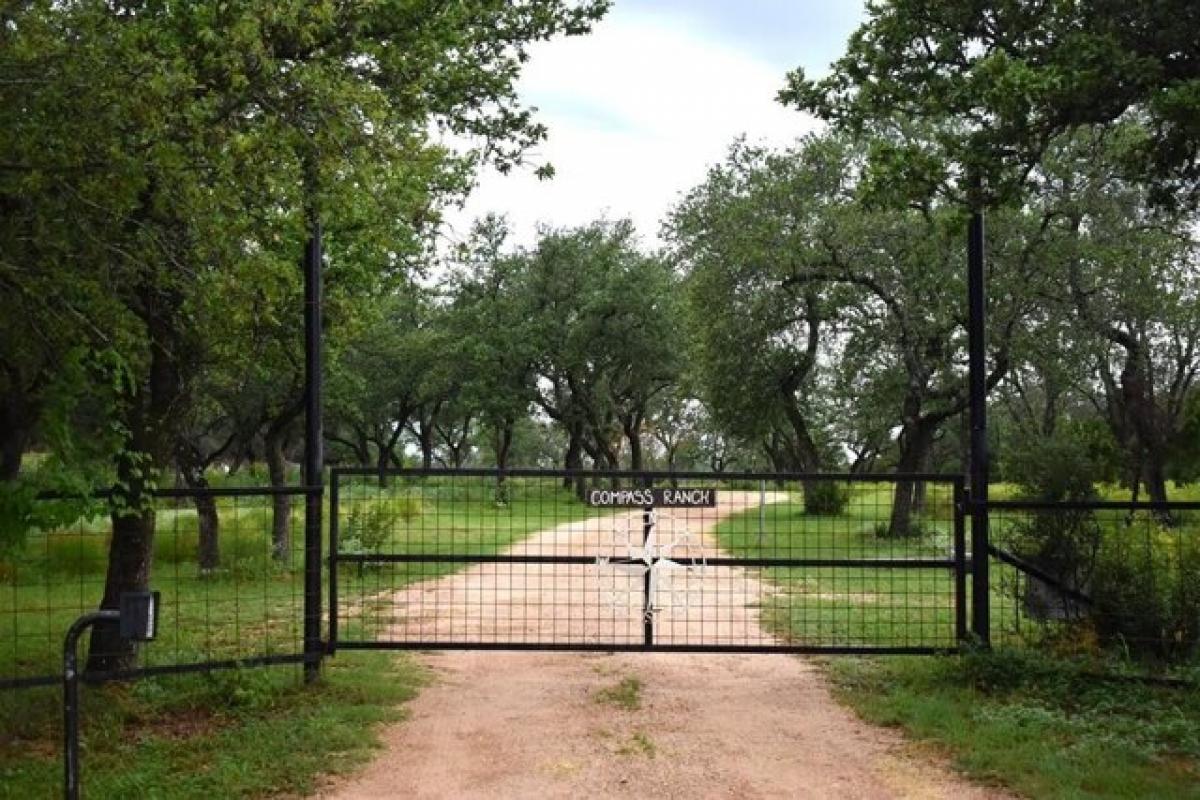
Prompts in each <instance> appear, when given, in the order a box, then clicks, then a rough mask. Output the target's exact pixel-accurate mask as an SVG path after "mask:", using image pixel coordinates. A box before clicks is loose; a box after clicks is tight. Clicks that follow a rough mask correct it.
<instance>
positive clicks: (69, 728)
mask: <svg viewBox="0 0 1200 800" xmlns="http://www.w3.org/2000/svg"><path fill="white" fill-rule="evenodd" d="M120 619H121V612H119V611H117V610H116V609H104V610H102V611H93V612H91V613H90V614H84V615H83V616H82V617H80V618H79V619H77V620H75V621H74V622H73V623H71V627H70V628H68V629H67V636H66V639H65V640H64V641H63V769H64V772H65V774H64V776H63V777H64V781H63V786H64V791H63V794H64V796H65V797H66V798H67V800H78V798H79V656H78V654H77V653H76V650H77V649H78V647H79V637H80V636H82V635H83V632H84V631H85V630H87V629H88V628H89V627H91V626H92V625H94V624H95V623H97V622H112V623H114V624H116V623H117V622H119V621H120Z"/></svg>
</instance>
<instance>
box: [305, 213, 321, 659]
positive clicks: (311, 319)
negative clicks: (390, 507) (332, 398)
mask: <svg viewBox="0 0 1200 800" xmlns="http://www.w3.org/2000/svg"><path fill="white" fill-rule="evenodd" d="M322 249H323V247H322V241H321V223H320V222H316V223H314V224H313V229H312V237H311V238H310V239H309V240H308V247H307V248H306V249H305V252H304V387H305V388H304V483H305V485H306V486H307V487H309V489H308V493H307V494H306V495H305V503H304V680H305V682H306V683H311V682H312V681H314V680H316V678H317V676H318V675H319V674H320V670H321V657H322V655H323V654H324V646H323V645H322V643H321V501H322V496H323V494H324V480H325V477H324V460H325V459H324V454H323V453H322V439H323V437H324V431H323V430H322V424H321V422H322V420H321V371H322V370H321V345H322V342H321V306H322V302H321V260H322Z"/></svg>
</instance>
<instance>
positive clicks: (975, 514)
mask: <svg viewBox="0 0 1200 800" xmlns="http://www.w3.org/2000/svg"><path fill="white" fill-rule="evenodd" d="M973 188H974V189H975V192H974V193H975V194H976V199H975V203H974V204H973V207H974V209H975V210H974V211H973V212H972V213H971V221H970V223H969V225H968V228H967V350H968V354H967V355H968V367H969V370H970V378H969V386H968V388H969V391H970V414H971V494H970V508H971V630H972V631H973V632H974V634H975V637H976V638H977V639H978V641H979V642H980V644H982V645H983V646H985V647H987V646H990V645H991V637H992V634H991V616H990V615H991V603H990V597H989V595H988V512H987V501H988V475H989V465H988V441H987V363H986V352H987V351H986V345H987V286H986V276H985V270H984V226H983V212H982V211H981V210H979V209H980V202H981V200H980V198H979V197H978V194H979V191H978V189H979V183H978V181H976V182H975V185H974V187H973Z"/></svg>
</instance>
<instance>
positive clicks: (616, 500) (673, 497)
mask: <svg viewBox="0 0 1200 800" xmlns="http://www.w3.org/2000/svg"><path fill="white" fill-rule="evenodd" d="M587 504H588V505H589V506H612V507H624V506H630V507H632V506H638V507H642V508H650V507H654V508H714V507H716V505H717V490H716V489H668V488H663V489H591V490H589V491H588V493H587Z"/></svg>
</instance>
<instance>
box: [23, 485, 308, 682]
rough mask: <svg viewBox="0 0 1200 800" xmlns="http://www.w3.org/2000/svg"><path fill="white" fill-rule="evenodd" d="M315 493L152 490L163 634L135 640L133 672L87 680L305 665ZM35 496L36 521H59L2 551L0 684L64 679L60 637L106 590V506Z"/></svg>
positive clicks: (155, 583)
mask: <svg viewBox="0 0 1200 800" xmlns="http://www.w3.org/2000/svg"><path fill="white" fill-rule="evenodd" d="M307 492H308V490H306V489H305V488H303V487H300V488H285V489H271V488H260V487H254V488H223V489H206V490H187V489H184V490H170V491H160V492H157V493H155V495H154V497H153V501H152V502H153V509H154V519H155V534H154V540H153V555H152V567H151V573H150V585H151V588H153V589H156V590H158V591H159V592H161V606H160V612H159V613H160V616H159V628H158V636H157V638H156V639H155V640H154V641H152V642H148V643H145V644H142V645H140V646H139V648H138V653H137V664H136V667H134V668H133V669H132V670H130V671H123V672H121V673H116V674H95V673H93V674H91V675H90V678H91V679H93V680H102V679H112V678H126V677H134V676H138V675H150V674H157V673H169V672H181V671H189V670H193V669H196V670H199V669H213V668H220V667H227V666H237V665H244V664H264V663H295V662H299V661H301V660H302V658H303V656H302V651H303V630H302V629H303V615H304V526H303V513H304V507H303V497H304V496H305V495H306V494H307ZM38 503H39V506H40V507H39V508H38V517H39V518H42V517H44V518H46V519H54V520H58V522H57V523H56V524H53V525H48V526H46V527H45V528H44V529H42V530H35V531H33V532H31V533H30V534H28V535H27V536H26V538H25V541H24V542H22V543H20V544H19V545H17V546H15V547H11V548H10V549H8V550H7V551H6V552H4V553H0V626H3V627H2V630H0V689H2V688H15V687H22V686H37V685H45V684H50V683H54V682H56V681H58V680H60V674H61V670H62V661H61V659H62V641H63V634H64V632H65V631H66V630H67V627H68V626H69V625H70V624H71V622H72V621H73V620H74V619H75V618H76V617H78V616H79V615H81V614H83V613H84V612H87V611H91V610H94V609H96V608H97V607H98V606H99V604H100V602H101V598H102V597H103V594H104V585H105V578H106V573H107V569H108V563H109V546H110V542H111V530H112V521H111V517H110V513H109V509H108V504H107V502H106V501H104V500H103V499H99V500H95V499H93V500H92V501H90V502H84V501H81V500H78V499H62V498H47V499H42V500H39V501H38ZM84 641H85V645H86V643H87V641H88V638H87V637H85V640H84Z"/></svg>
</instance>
